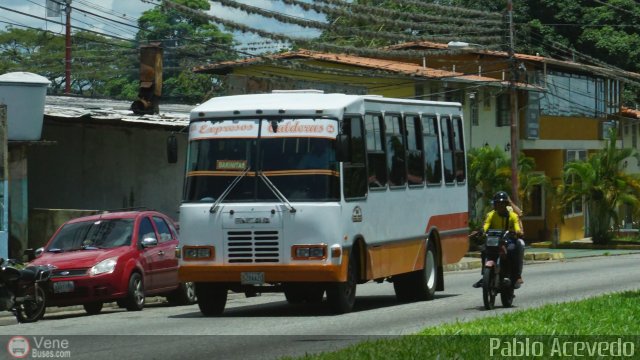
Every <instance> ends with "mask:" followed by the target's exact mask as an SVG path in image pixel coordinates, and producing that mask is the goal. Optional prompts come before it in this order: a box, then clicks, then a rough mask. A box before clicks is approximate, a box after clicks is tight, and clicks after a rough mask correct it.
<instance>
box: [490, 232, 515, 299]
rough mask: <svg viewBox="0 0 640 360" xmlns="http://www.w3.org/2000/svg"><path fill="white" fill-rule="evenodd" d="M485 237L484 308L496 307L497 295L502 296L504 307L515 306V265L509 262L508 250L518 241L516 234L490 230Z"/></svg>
mask: <svg viewBox="0 0 640 360" xmlns="http://www.w3.org/2000/svg"><path fill="white" fill-rule="evenodd" d="M484 237H485V250H484V251H485V256H486V260H485V263H484V267H483V270H482V301H483V303H484V308H485V309H487V310H491V309H493V308H494V307H495V301H496V295H497V294H498V293H499V294H500V300H501V301H502V306H504V307H511V305H512V304H513V298H514V297H515V295H514V290H515V288H514V285H515V282H516V278H515V271H513V270H514V268H515V264H512V261H509V257H508V256H507V248H508V245H509V242H513V241H518V239H517V238H516V237H515V234H514V233H510V232H509V231H502V230H488V231H487V232H486V234H485V235H484Z"/></svg>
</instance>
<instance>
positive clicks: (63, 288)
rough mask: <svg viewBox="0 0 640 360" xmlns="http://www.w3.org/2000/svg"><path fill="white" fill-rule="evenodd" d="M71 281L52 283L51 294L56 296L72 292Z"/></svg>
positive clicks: (72, 285)
mask: <svg viewBox="0 0 640 360" xmlns="http://www.w3.org/2000/svg"><path fill="white" fill-rule="evenodd" d="M74 288H75V286H74V284H73V281H57V282H54V283H53V292H54V293H56V294H61V293H68V292H73V290H74Z"/></svg>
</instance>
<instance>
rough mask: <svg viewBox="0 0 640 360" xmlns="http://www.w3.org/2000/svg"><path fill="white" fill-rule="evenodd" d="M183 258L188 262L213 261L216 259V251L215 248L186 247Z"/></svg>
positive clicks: (183, 249) (183, 250)
mask: <svg viewBox="0 0 640 360" xmlns="http://www.w3.org/2000/svg"><path fill="white" fill-rule="evenodd" d="M182 256H183V258H184V260H185V261H188V260H213V259H215V257H216V249H215V248H214V247H213V246H184V247H183V248H182Z"/></svg>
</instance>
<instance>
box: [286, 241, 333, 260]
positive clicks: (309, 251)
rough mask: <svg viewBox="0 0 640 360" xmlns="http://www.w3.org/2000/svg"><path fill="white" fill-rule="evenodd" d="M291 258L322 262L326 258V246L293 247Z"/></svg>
mask: <svg viewBox="0 0 640 360" xmlns="http://www.w3.org/2000/svg"><path fill="white" fill-rule="evenodd" d="M291 257H292V258H293V260H324V259H326V258H327V245H325V244H317V245H293V246H292V247H291Z"/></svg>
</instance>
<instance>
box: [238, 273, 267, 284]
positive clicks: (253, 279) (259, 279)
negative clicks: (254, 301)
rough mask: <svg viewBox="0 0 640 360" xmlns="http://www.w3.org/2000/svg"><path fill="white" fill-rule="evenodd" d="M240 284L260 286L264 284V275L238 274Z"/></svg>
mask: <svg viewBox="0 0 640 360" xmlns="http://www.w3.org/2000/svg"><path fill="white" fill-rule="evenodd" d="M240 283H242V284H245V285H262V284H264V273H263V272H243V273H240Z"/></svg>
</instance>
